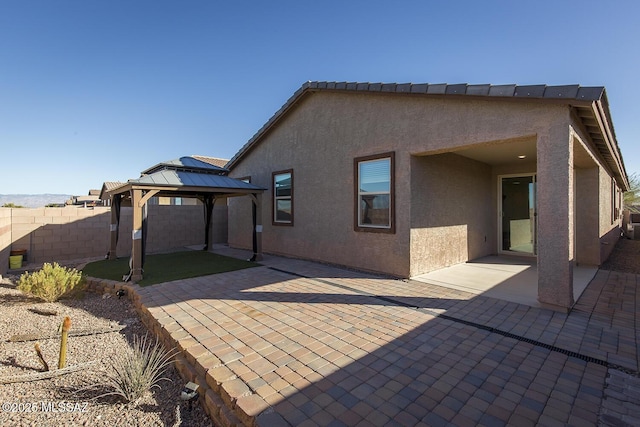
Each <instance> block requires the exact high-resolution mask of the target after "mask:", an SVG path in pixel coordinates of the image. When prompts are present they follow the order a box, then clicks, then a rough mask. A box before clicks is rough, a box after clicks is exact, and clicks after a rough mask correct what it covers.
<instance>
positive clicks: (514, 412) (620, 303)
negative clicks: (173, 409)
mask: <svg viewBox="0 0 640 427" xmlns="http://www.w3.org/2000/svg"><path fill="white" fill-rule="evenodd" d="M231 252H233V251H231ZM236 253H237V254H240V255H243V253H242V252H236ZM262 264H263V266H262V267H257V268H252V269H247V270H240V271H235V272H230V273H223V274H218V275H214V276H207V277H200V278H194V279H189V280H181V281H176V282H170V283H164V284H159V285H154V286H151V287H147V288H137V287H136V289H135V291H136V293H137V296H136V302H137V304H138V305H139V306H140V307H142V309H141V310H142V312H143V318H145V321H146V322H147V323H148V324H150V326H151V327H153V328H154V329H155V330H156V331H158V332H161V333H163V334H164V336H165V337H166V338H168V339H169V340H170V341H172V342H174V343H177V345H178V346H179V347H180V348H181V349H183V350H184V351H185V353H186V357H185V359H184V361H185V362H187V363H188V364H186V363H185V364H183V365H182V367H181V370H182V372H183V374H184V375H185V376H187V377H188V378H190V379H193V380H195V381H196V382H198V384H200V385H201V387H202V391H203V392H204V393H203V398H204V403H205V405H206V407H207V408H208V411H210V415H211V416H212V418H213V419H214V420H216V422H218V423H220V424H222V425H234V424H239V425H242V424H245V425H260V426H279V425H282V426H286V425H292V426H307V425H308V426H311V425H322V426H328V425H331V426H342V425H344V426H358V425H362V426H365V425H366V426H369V425H405V426H409V425H428V426H439V425H459V426H468V425H469V426H470V425H486V426H500V425H514V426H526V425H545V426H555V425H558V426H560V425H576V426H585V425H616V426H625V425H640V379H639V375H638V370H639V363H640V359H639V355H640V351H639V350H640V341H639V339H638V330H639V329H640V318H639V316H638V310H639V309H640V292H638V291H637V289H638V285H640V276H639V275H634V274H625V273H615V272H609V271H602V270H601V271H599V272H598V274H597V275H596V277H595V278H594V280H593V281H592V283H591V284H590V285H589V286H588V288H587V290H586V291H585V292H584V293H583V295H582V297H581V298H580V300H579V301H578V303H577V304H576V306H575V308H574V309H573V311H572V312H571V313H569V314H563V313H558V312H553V311H550V310H545V309H540V308H533V307H529V306H525V305H520V304H516V303H512V302H506V301H501V300H497V299H493V298H488V297H483V296H476V295H472V294H468V293H465V292H463V291H458V290H452V289H448V288H444V287H440V286H435V285H430V284H426V283H421V282H414V281H410V280H395V279H389V278H382V277H377V276H374V275H367V274H363V273H361V272H355V271H350V270H344V269H339V268H334V267H331V266H327V265H322V264H317V263H312V262H305V261H299V260H291V259H285V258H279V257H266V259H265V261H264V262H263V263H262ZM145 314H146V315H145Z"/></svg>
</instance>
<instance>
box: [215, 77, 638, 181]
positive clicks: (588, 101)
mask: <svg viewBox="0 0 640 427" xmlns="http://www.w3.org/2000/svg"><path fill="white" fill-rule="evenodd" d="M318 91H333V92H335V91H341V92H373V93H397V94H412V95H415V96H433V97H436V96H437V97H439V96H447V97H483V98H485V99H499V98H502V99H506V98H509V99H517V100H524V99H540V100H548V101H549V102H565V103H567V104H569V105H571V106H573V107H576V110H577V112H578V116H579V117H580V119H581V120H582V121H583V124H584V125H585V127H586V128H587V131H588V132H589V135H590V136H591V138H592V139H593V141H594V143H595V144H596V146H597V149H598V151H599V152H600V153H601V154H602V156H603V157H604V159H605V161H606V162H607V163H608V164H609V165H610V166H611V168H612V169H613V170H614V171H615V172H614V173H615V174H616V175H617V176H618V177H620V178H621V180H622V182H623V186H624V185H626V186H628V178H627V177H626V172H625V168H624V163H623V160H622V156H621V154H620V149H619V147H618V143H617V141H616V138H615V131H614V129H613V124H612V123H613V122H612V120H611V113H610V111H609V103H608V100H607V95H606V91H605V88H604V87H603V86H580V85H561V86H548V85H544V84H543V85H515V84H508V85H491V84H467V83H461V84H447V83H438V84H429V83H418V84H416V83H369V82H319V81H313V82H312V81H309V82H306V83H304V84H303V85H302V86H301V87H300V88H299V89H298V90H297V91H295V92H294V94H293V95H292V96H291V97H290V98H289V99H288V100H287V102H285V104H284V105H283V106H282V107H281V108H280V109H279V110H278V111H276V113H275V114H274V115H273V116H272V117H271V118H270V119H269V120H268V121H267V122H266V123H265V124H264V125H263V126H262V128H260V129H259V130H258V132H256V134H255V135H254V136H253V137H252V138H251V139H250V140H249V141H248V142H247V143H246V144H245V145H244V146H243V147H242V148H241V149H240V150H239V151H238V152H237V153H236V154H235V155H234V156H233V157H232V158H231V160H229V162H228V163H227V164H226V168H227V169H232V168H233V167H234V166H235V165H236V164H237V163H238V162H239V161H240V159H241V158H242V157H243V156H244V155H245V154H246V153H248V152H249V151H250V150H251V149H252V148H253V147H254V146H255V145H256V144H257V143H258V142H259V141H260V139H261V138H262V137H263V136H264V135H266V134H267V133H268V132H269V131H270V130H271V128H272V127H273V126H274V125H275V124H276V123H277V122H278V121H279V120H280V119H281V118H282V117H283V116H284V115H286V113H287V112H288V111H289V110H291V109H292V108H294V107H295V105H296V104H297V103H298V102H299V101H300V100H301V99H302V98H303V97H305V96H306V95H307V94H309V93H313V92H318ZM595 104H597V105H595ZM594 123H595V125H594ZM600 123H603V127H604V128H602V127H601V126H600Z"/></svg>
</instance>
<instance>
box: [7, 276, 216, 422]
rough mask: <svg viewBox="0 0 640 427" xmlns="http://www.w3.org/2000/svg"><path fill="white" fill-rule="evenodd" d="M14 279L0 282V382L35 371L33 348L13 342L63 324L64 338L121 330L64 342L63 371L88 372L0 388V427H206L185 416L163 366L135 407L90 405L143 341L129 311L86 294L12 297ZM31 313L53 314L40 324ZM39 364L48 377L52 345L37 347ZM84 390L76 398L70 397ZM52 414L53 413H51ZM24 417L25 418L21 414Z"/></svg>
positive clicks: (173, 378) (121, 303) (106, 402)
mask: <svg viewBox="0 0 640 427" xmlns="http://www.w3.org/2000/svg"><path fill="white" fill-rule="evenodd" d="M15 283H17V277H5V278H3V279H2V280H0V331H1V333H0V340H1V341H2V344H0V346H1V350H0V378H5V377H9V376H13V375H22V374H32V373H36V372H38V371H41V370H42V366H41V364H40V362H39V360H38V358H37V356H36V353H35V351H34V341H29V342H8V339H9V338H10V337H11V336H13V335H16V334H28V333H38V334H48V333H56V332H57V329H58V327H59V326H60V324H61V323H62V319H63V318H64V316H69V317H70V318H71V322H72V325H71V330H73V329H74V328H76V329H89V328H104V327H113V326H117V325H126V327H125V328H124V329H122V330H121V331H119V332H110V333H105V334H99V335H92V336H82V337H73V336H71V337H69V341H68V353H67V366H73V365H77V364H80V363H84V362H89V361H94V360H95V361H97V362H96V364H95V365H93V366H92V367H90V368H88V369H86V370H83V371H79V372H74V373H68V374H65V375H62V376H59V377H56V378H52V379H45V380H39V381H33V382H22V383H13V384H0V403H2V405H3V406H2V411H0V425H1V426H179V425H182V426H196V427H199V426H211V425H212V424H211V421H210V419H209V417H208V416H207V415H206V413H205V412H204V410H203V409H202V407H201V406H200V405H198V404H196V405H194V406H193V408H192V409H191V410H189V409H188V407H187V405H186V404H185V403H184V402H181V401H180V400H179V395H180V391H181V389H182V387H183V386H184V382H183V381H182V379H181V378H180V376H179V374H178V372H177V371H176V369H175V368H174V367H173V365H171V366H169V367H168V368H167V369H166V371H165V373H164V376H165V377H166V378H168V379H170V381H162V382H161V383H160V386H161V388H160V389H158V388H154V389H153V391H152V392H150V393H147V394H146V396H144V397H143V398H142V399H141V400H140V401H139V402H137V404H124V403H122V401H121V400H119V398H117V397H115V396H107V397H100V398H96V396H98V395H100V394H103V393H106V392H109V391H110V390H109V389H108V388H106V387H104V386H101V387H99V388H98V389H97V390H88V389H86V388H87V387H89V386H95V385H98V384H100V383H103V382H104V376H105V374H106V373H107V372H109V370H110V369H111V366H110V364H109V361H110V359H112V358H113V357H114V355H117V354H121V353H122V352H123V351H126V349H127V347H130V345H131V342H132V339H133V336H134V335H137V336H139V337H144V336H145V335H146V333H147V330H146V328H145V326H144V325H143V324H142V323H141V321H140V319H139V318H138V316H137V313H136V311H135V309H134V307H133V305H132V304H131V303H130V302H129V301H128V300H127V299H126V298H122V299H119V298H117V297H111V298H104V297H102V296H100V295H96V294H92V293H86V294H85V296H84V297H83V298H76V299H69V300H63V301H59V302H56V303H46V302H41V301H39V300H36V299H33V298H29V297H26V296H25V295H24V294H23V293H22V292H20V291H18V290H17V289H15ZM33 310H40V311H41V310H53V311H56V312H57V314H56V315H55V316H48V315H43V314H38V313H36V312H34V311H33ZM39 342H40V346H41V348H42V352H43V354H44V358H45V360H46V361H47V362H48V364H49V365H50V366H51V369H52V370H53V369H55V368H56V367H57V363H58V352H59V346H60V343H59V340H58V339H44V340H40V341H39ZM83 388H85V390H83V391H81V392H78V390H80V389H83ZM53 409H55V410H57V412H54V411H53ZM29 411H30V412H29Z"/></svg>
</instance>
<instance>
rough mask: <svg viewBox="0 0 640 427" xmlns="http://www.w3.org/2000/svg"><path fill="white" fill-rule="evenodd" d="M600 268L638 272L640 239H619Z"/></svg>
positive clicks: (639, 267)
mask: <svg viewBox="0 0 640 427" xmlns="http://www.w3.org/2000/svg"><path fill="white" fill-rule="evenodd" d="M602 269H603V270H612V271H621V272H623V273H634V274H640V240H629V239H626V238H622V239H620V240H619V241H618V243H617V244H616V247H615V248H614V249H613V252H612V253H611V256H610V257H609V259H607V261H606V262H605V263H604V264H602Z"/></svg>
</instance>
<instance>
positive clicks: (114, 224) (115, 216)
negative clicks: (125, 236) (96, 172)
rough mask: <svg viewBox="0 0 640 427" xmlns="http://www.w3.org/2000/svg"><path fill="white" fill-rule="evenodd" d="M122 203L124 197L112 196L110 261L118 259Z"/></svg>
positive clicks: (119, 195)
mask: <svg viewBox="0 0 640 427" xmlns="http://www.w3.org/2000/svg"><path fill="white" fill-rule="evenodd" d="M121 203H122V195H121V194H114V195H112V196H111V223H110V224H109V234H110V243H109V253H108V254H107V256H108V258H109V259H116V258H117V253H116V251H117V248H118V233H119V231H120V228H119V224H120V206H121Z"/></svg>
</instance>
